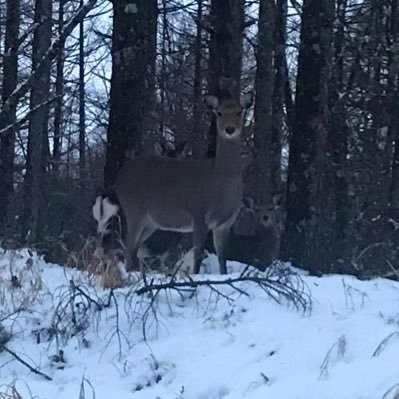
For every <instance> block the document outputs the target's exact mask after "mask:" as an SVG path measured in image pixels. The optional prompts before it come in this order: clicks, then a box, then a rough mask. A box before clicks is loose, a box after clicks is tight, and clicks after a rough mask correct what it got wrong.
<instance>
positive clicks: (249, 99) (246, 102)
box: [240, 92, 254, 109]
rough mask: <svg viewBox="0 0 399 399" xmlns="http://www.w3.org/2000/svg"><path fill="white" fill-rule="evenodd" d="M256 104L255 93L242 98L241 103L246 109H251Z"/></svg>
mask: <svg viewBox="0 0 399 399" xmlns="http://www.w3.org/2000/svg"><path fill="white" fill-rule="evenodd" d="M253 102H254V93H252V92H249V93H246V94H244V95H242V96H241V98H240V103H241V106H242V107H243V108H244V109H247V108H249V107H251V105H252V104H253Z"/></svg>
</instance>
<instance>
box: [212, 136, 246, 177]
mask: <svg viewBox="0 0 399 399" xmlns="http://www.w3.org/2000/svg"><path fill="white" fill-rule="evenodd" d="M215 172H216V174H217V175H219V174H220V175H222V176H223V177H224V178H226V177H231V178H238V179H241V175H242V164H241V143H240V140H226V139H223V138H220V137H218V141H217V148H216V157H215Z"/></svg>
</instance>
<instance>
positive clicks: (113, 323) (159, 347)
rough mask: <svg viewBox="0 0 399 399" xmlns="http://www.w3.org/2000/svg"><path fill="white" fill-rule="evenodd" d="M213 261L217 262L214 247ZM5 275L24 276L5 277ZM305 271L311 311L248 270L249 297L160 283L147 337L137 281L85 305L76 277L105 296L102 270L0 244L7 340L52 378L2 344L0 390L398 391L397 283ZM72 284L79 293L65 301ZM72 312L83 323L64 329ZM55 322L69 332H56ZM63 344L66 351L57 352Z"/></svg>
mask: <svg viewBox="0 0 399 399" xmlns="http://www.w3.org/2000/svg"><path fill="white" fill-rule="evenodd" d="M230 268H231V269H234V270H236V272H234V273H232V274H230V275H229V276H228V277H231V276H237V270H239V269H240V268H241V266H240V265H237V264H231V265H230ZM208 270H210V271H212V272H214V271H215V270H217V266H216V260H215V259H214V258H211V260H210V264H209V265H208ZM11 275H15V276H17V278H18V280H17V282H18V285H20V286H16V287H14V286H12V284H11ZM302 277H303V279H304V281H305V283H306V285H307V286H308V288H309V290H310V292H311V295H312V309H311V312H302V311H300V310H297V309H295V307H293V306H289V305H288V304H285V303H283V304H277V303H276V302H274V301H273V300H272V299H271V298H269V297H267V296H266V295H265V293H264V292H263V291H262V290H261V289H260V288H259V287H257V286H256V285H254V284H252V283H249V282H246V283H242V284H241V285H240V288H242V289H245V290H246V291H247V292H248V293H249V294H250V296H249V297H247V296H245V295H239V294H238V293H237V292H236V291H235V292H234V291H233V290H232V288H231V287H228V286H225V287H223V288H222V287H220V286H219V287H218V289H220V290H222V291H223V293H224V294H226V295H227V294H228V295H230V296H231V298H234V301H233V302H229V301H226V300H224V299H222V298H219V300H218V302H217V303H216V302H215V298H216V296H215V294H211V291H210V290H209V289H208V288H207V287H200V288H198V292H197V295H192V293H190V292H187V293H185V294H184V295H183V296H182V297H181V296H180V295H178V294H177V293H171V294H169V295H165V293H163V294H160V296H159V298H158V301H157V316H158V322H155V320H154V318H153V314H152V313H151V312H149V313H148V319H147V323H146V328H145V331H146V338H147V340H146V341H145V340H144V339H143V324H142V315H143V314H145V310H146V309H147V307H148V303H149V301H150V298H149V297H148V296H147V295H144V296H138V295H137V294H135V292H134V287H133V288H132V287H124V288H119V289H115V290H114V296H112V297H111V300H110V306H108V307H104V306H103V308H102V310H101V311H98V310H96V309H95V306H91V307H88V308H87V309H86V310H87V313H86V314H85V312H84V310H85V306H86V304H87V300H86V299H85V296H84V295H79V292H78V291H77V290H74V288H73V287H74V286H73V285H71V281H73V284H74V285H75V286H78V287H80V288H81V289H82V290H83V291H82V292H84V293H86V294H88V295H90V298H92V299H94V300H95V301H97V302H98V303H99V304H103V305H106V304H107V301H108V299H109V298H110V291H109V290H103V289H102V288H101V286H100V284H99V281H98V279H96V278H94V277H92V276H91V277H90V276H88V275H87V273H86V272H83V271H79V270H77V269H71V268H63V267H61V266H58V265H53V264H46V263H45V262H44V261H43V260H42V259H41V258H40V257H39V256H37V255H36V254H34V253H29V251H27V250H24V251H20V252H4V251H0V320H1V324H2V325H3V327H4V328H5V329H6V330H7V331H9V332H11V334H12V338H11V340H10V341H9V342H8V343H7V344H6V347H7V348H8V349H10V350H11V351H14V352H15V353H17V354H18V355H19V356H20V357H21V358H22V359H24V360H25V361H26V362H28V363H29V364H30V365H32V366H33V367H36V368H38V369H40V371H41V372H43V373H45V374H46V375H48V376H49V377H51V378H52V381H47V380H46V379H44V378H43V377H42V376H40V375H36V374H34V373H32V372H30V371H29V370H28V369H27V368H26V367H25V366H24V365H22V364H21V363H20V362H18V361H17V360H13V358H12V356H11V355H10V354H9V353H8V352H7V351H4V350H3V351H0V397H2V396H1V393H4V392H5V391H6V390H7V385H9V384H12V383H15V385H16V387H17V389H18V391H19V392H20V394H21V395H22V398H23V399H25V398H31V397H35V398H39V399H54V398H57V399H74V398H76V399H78V398H83V397H86V398H94V397H95V398H97V399H110V398H115V399H116V398H118V399H125V398H137V399H156V398H158V399H212V398H213V399H221V398H223V399H236V398H237V399H238V398H250V399H265V398H278V399H288V398H289V399H296V398H297V399H316V398H317V399H329V398H331V399H346V398H348V399H349V398H350V399H356V398H359V399H360V398H361V399H368V398H370V399H376V398H383V397H384V398H385V399H392V398H395V397H398V396H395V393H397V392H396V391H397V390H396V384H399V369H398V367H397V359H398V357H399V312H398V310H399V306H398V305H399V285H398V283H396V282H393V281H390V280H384V279H375V280H370V281H360V280H357V279H356V278H354V277H350V276H338V275H329V276H324V277H322V278H316V277H310V276H306V275H305V274H304V273H303V276H302ZM154 278H155V279H157V278H159V276H158V277H157V276H154ZM199 278H213V279H218V280H220V279H223V278H225V277H221V276H218V275H212V276H209V275H204V276H200V277H199ZM133 280H134V279H133ZM72 292H74V294H75V302H74V303H69V302H68V301H69V299H70V298H71V297H73V296H71V293H72ZM116 304H117V306H116ZM21 306H22V307H23V309H24V310H22V311H20V312H17V313H14V314H13V312H14V311H15V310H17V309H19V308H20V307H21ZM72 309H73V312H72ZM56 314H58V315H61V317H59V318H58V319H57V318H56V316H55V315H56ZM72 314H74V315H75V318H76V323H77V325H79V326H80V327H81V328H75V329H74V330H73V329H71V325H72V324H71V317H72ZM5 315H10V316H9V317H8V318H6V319H5V320H4V317H5ZM87 321H88V322H89V323H87ZM51 326H53V327H55V326H56V327H57V328H58V329H59V330H63V332H64V335H62V334H59V336H58V337H57V338H56V337H54V336H52V335H51V334H52V330H51V329H49V328H50V327H51ZM71 335H72V336H71ZM39 338H40V339H39ZM60 349H62V351H63V354H64V358H65V363H63V362H57V361H56V360H57V359H54V355H57V354H58V353H59V352H58V351H59V350H60ZM373 354H374V356H373ZM391 388H392V389H391ZM82 389H84V393H82ZM390 389H391V391H389V390H390ZM384 395H385V396H384Z"/></svg>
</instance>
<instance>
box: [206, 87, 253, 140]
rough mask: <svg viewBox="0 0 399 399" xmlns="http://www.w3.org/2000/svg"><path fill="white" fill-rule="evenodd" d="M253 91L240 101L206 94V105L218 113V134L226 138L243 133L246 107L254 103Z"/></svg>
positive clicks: (232, 137) (235, 136)
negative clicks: (221, 98)
mask: <svg viewBox="0 0 399 399" xmlns="http://www.w3.org/2000/svg"><path fill="white" fill-rule="evenodd" d="M252 101H253V95H252V93H249V94H245V95H243V96H242V97H241V98H240V101H236V100H234V99H231V98H229V99H224V100H219V99H218V98H217V97H215V96H211V95H207V96H205V103H206V105H207V106H208V107H209V108H210V109H211V110H212V111H213V113H214V114H215V115H216V126H217V131H218V134H219V135H220V136H221V137H223V138H226V139H235V138H238V137H239V136H240V134H241V131H242V127H243V120H244V118H243V117H244V109H247V108H249V107H250V106H251V105H252Z"/></svg>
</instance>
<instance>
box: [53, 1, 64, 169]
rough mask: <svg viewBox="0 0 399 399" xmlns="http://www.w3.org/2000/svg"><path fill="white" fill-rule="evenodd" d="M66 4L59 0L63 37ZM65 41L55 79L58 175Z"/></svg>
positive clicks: (59, 16) (62, 44) (59, 54)
mask: <svg viewBox="0 0 399 399" xmlns="http://www.w3.org/2000/svg"><path fill="white" fill-rule="evenodd" d="M64 2H65V0H59V3H58V4H59V8H58V35H59V37H61V33H62V30H63V29H64ZM64 47H65V40H62V41H61V42H60V45H59V47H58V51H57V67H56V68H57V72H56V79H55V95H56V100H55V101H56V102H55V108H54V141H53V169H54V171H55V172H56V173H57V172H58V168H59V166H60V161H61V146H62V114H63V102H64V101H63V96H64V61H65V59H64V58H65V48H64Z"/></svg>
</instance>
